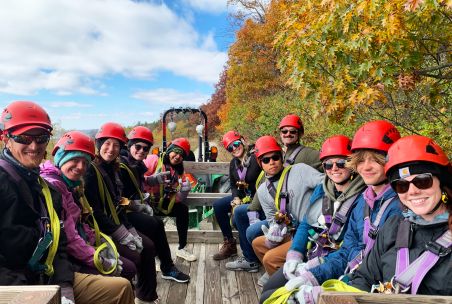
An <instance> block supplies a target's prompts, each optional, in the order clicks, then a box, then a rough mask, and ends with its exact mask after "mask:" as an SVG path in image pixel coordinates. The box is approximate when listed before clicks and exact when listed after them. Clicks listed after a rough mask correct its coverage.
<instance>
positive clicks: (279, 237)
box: [261, 223, 287, 248]
mask: <svg viewBox="0 0 452 304" xmlns="http://www.w3.org/2000/svg"><path fill="white" fill-rule="evenodd" d="M261 228H262V232H263V233H264V235H265V246H267V248H274V247H276V246H278V245H280V244H281V242H282V241H283V240H284V237H285V236H286V234H287V226H286V225H285V224H277V223H272V224H270V228H267V226H265V225H262V227H261Z"/></svg>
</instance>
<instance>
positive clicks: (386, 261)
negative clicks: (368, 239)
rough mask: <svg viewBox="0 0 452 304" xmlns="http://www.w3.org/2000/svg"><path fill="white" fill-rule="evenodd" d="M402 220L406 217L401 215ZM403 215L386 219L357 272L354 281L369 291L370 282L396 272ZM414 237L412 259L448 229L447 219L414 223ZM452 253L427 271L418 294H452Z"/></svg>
mask: <svg viewBox="0 0 452 304" xmlns="http://www.w3.org/2000/svg"><path fill="white" fill-rule="evenodd" d="M402 221H403V219H402ZM400 222H401V219H400V218H399V217H391V218H390V219H388V221H386V222H385V224H384V226H383V228H382V230H381V231H380V232H379V233H378V236H377V240H376V243H375V246H374V247H373V248H372V250H371V251H370V253H369V254H368V255H367V257H366V258H365V259H364V261H363V263H362V264H361V266H360V267H359V268H358V270H357V271H356V272H355V275H354V277H353V280H352V285H353V286H354V287H356V288H359V289H361V290H364V291H370V289H371V285H373V284H378V283H379V282H382V283H383V282H388V281H390V280H391V278H392V277H393V276H394V274H395V269H396V260H397V248H396V247H395V242H396V239H397V231H398V227H399V224H400ZM411 229H412V232H411V237H410V238H411V240H410V243H409V251H410V263H412V262H413V261H414V260H415V259H417V258H418V257H419V256H420V255H421V254H422V252H424V250H425V245H426V244H427V243H428V242H429V241H435V240H436V239H438V237H440V236H441V235H442V234H443V233H444V232H445V231H446V230H447V229H448V225H447V221H444V222H442V223H436V224H431V225H419V224H414V223H412V225H411ZM451 269H452V254H448V255H447V256H445V257H440V258H439V260H438V262H437V263H436V264H435V266H433V268H432V269H430V271H429V272H428V273H427V274H426V275H425V277H424V279H423V280H422V283H421V284H420V286H419V289H418V292H417V293H418V294H424V295H452V276H451V275H450V271H451Z"/></svg>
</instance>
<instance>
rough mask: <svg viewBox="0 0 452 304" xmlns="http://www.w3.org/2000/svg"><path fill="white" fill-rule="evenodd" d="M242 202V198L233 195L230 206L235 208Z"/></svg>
mask: <svg viewBox="0 0 452 304" xmlns="http://www.w3.org/2000/svg"><path fill="white" fill-rule="evenodd" d="M241 204H242V200H241V199H240V197H237V196H236V197H234V199H233V200H232V201H231V207H232V208H235V207H237V206H238V205H241Z"/></svg>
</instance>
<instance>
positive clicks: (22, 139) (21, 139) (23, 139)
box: [8, 134, 50, 145]
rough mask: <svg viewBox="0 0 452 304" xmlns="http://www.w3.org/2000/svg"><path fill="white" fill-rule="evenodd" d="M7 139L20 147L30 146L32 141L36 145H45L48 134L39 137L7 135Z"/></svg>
mask: <svg viewBox="0 0 452 304" xmlns="http://www.w3.org/2000/svg"><path fill="white" fill-rule="evenodd" d="M8 137H9V138H11V139H12V140H14V141H15V142H16V143H19V144H22V145H30V144H31V143H32V142H33V141H34V142H35V143H36V144H38V145H42V144H47V143H48V142H49V140H50V134H41V135H25V134H20V135H8Z"/></svg>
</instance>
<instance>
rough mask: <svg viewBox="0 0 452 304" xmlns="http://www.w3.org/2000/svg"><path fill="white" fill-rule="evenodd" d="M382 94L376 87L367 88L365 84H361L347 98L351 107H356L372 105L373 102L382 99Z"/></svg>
mask: <svg viewBox="0 0 452 304" xmlns="http://www.w3.org/2000/svg"><path fill="white" fill-rule="evenodd" d="M383 98H384V96H383V93H382V91H381V90H380V89H379V87H378V86H376V87H369V86H368V85H367V84H366V83H361V84H360V85H359V86H358V89H356V90H353V91H352V92H351V94H350V96H349V98H348V101H349V103H350V104H351V105H352V106H356V105H362V104H365V105H372V104H373V103H374V102H376V101H378V100H381V99H383Z"/></svg>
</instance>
